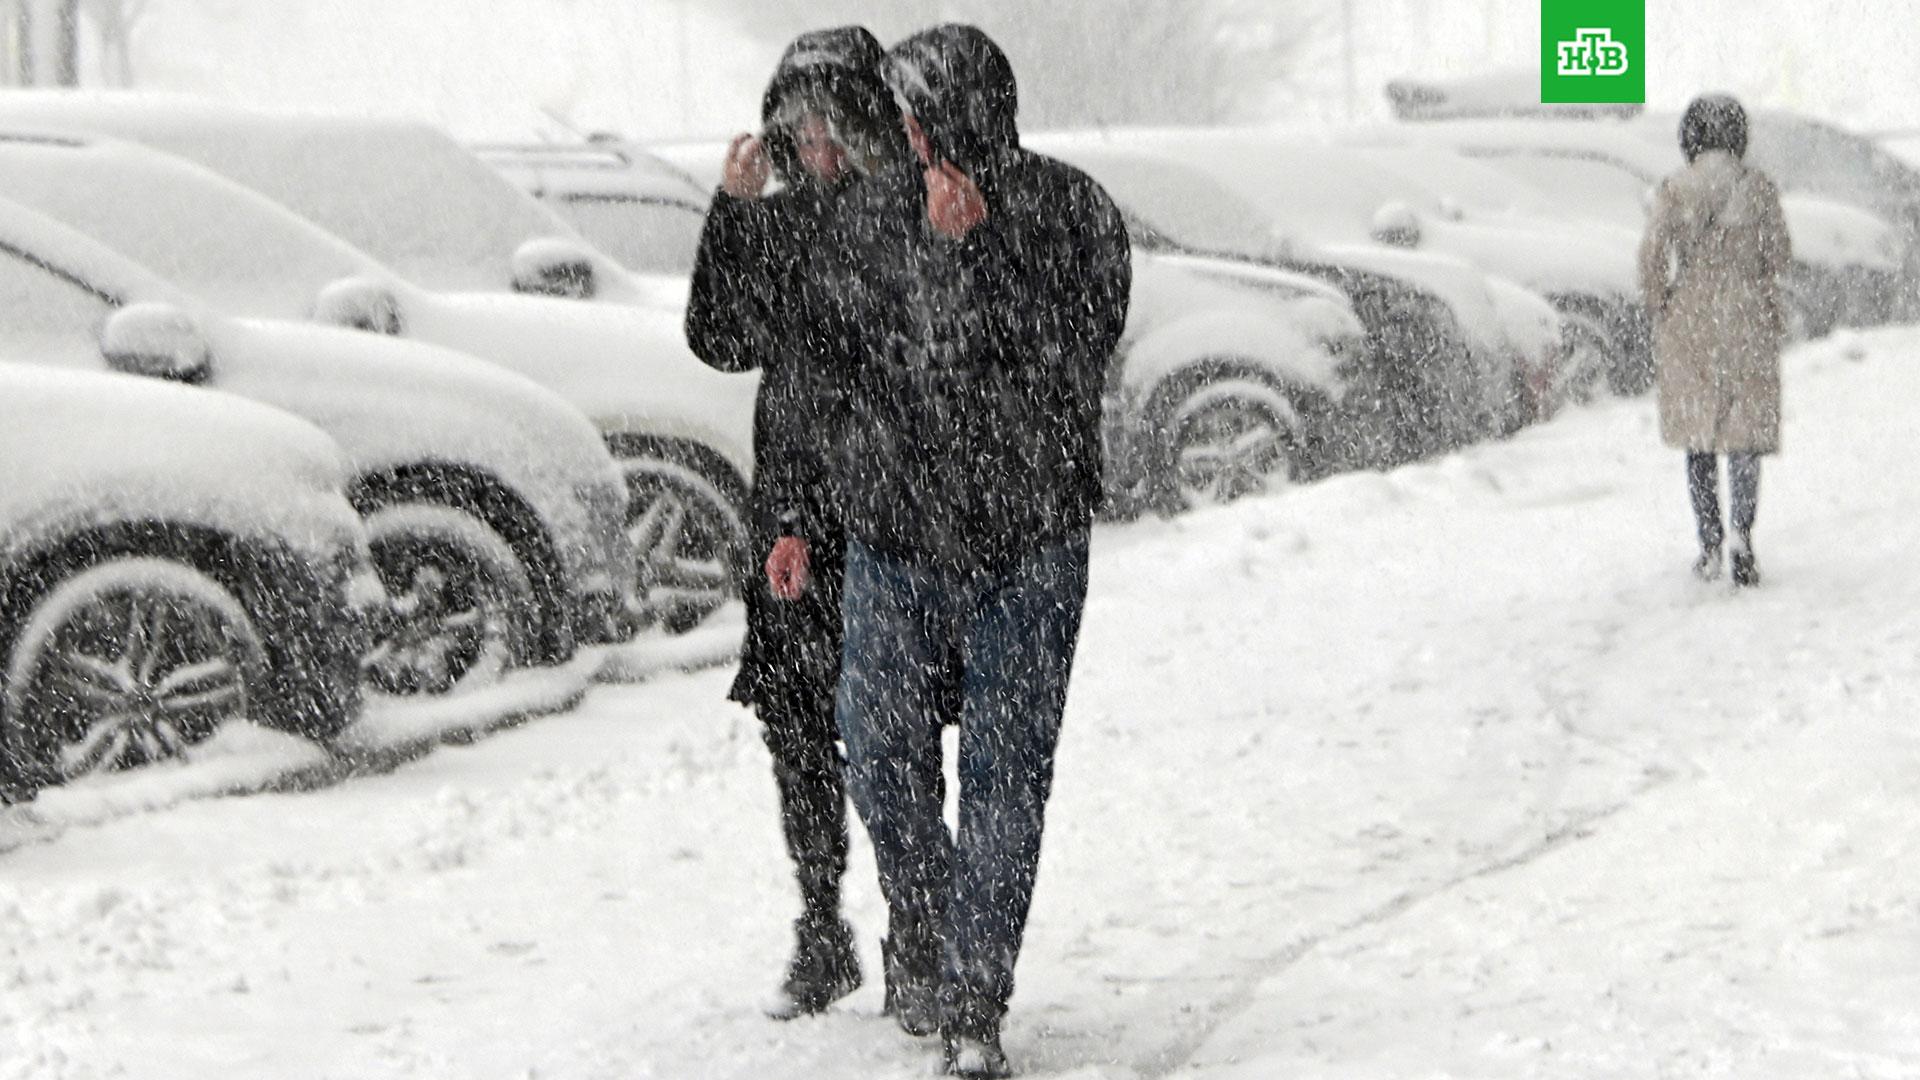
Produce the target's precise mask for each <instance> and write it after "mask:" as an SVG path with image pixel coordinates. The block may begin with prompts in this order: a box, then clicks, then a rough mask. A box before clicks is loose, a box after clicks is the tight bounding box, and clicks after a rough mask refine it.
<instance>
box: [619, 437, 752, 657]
mask: <svg viewBox="0 0 1920 1080" xmlns="http://www.w3.org/2000/svg"><path fill="white" fill-rule="evenodd" d="M620 468H621V470H622V471H623V472H625V473H626V477H627V496H628V498H627V507H628V510H627V515H628V516H627V535H628V536H629V537H630V538H631V539H632V540H633V547H634V553H635V558H637V559H638V560H639V575H638V582H639V592H640V596H641V600H642V602H643V603H644V604H645V605H646V608H647V610H648V612H649V613H650V615H651V616H652V618H653V621H655V622H656V623H657V624H658V625H659V626H660V627H661V628H662V629H664V630H666V631H667V632H668V633H671V634H681V633H685V632H687V631H688V630H691V629H693V628H694V627H696V626H698V625H700V624H701V623H702V622H704V621H706V619H707V617H708V616H710V615H712V614H713V613H714V612H715V611H717V610H718V609H719V608H720V606H721V605H722V604H725V603H726V602H727V601H728V600H730V599H732V598H733V597H734V596H735V595H737V594H738V592H739V582H740V579H741V574H742V570H741V566H742V559H743V557H744V553H745V551H746V548H747V529H746V515H745V513H744V510H743V508H742V507H741V506H740V504H739V503H738V502H737V501H736V500H734V499H732V498H730V497H728V495H727V492H726V489H725V488H724V487H722V486H721V485H720V484H718V483H716V482H714V481H713V480H712V479H710V478H708V477H707V476H706V475H705V474H704V473H702V472H701V471H700V470H698V469H695V468H693V467H691V466H688V465H684V464H681V463H680V462H678V461H669V460H667V459H665V458H661V457H653V456H642V457H633V458H626V459H623V460H622V461H621V462H620Z"/></svg>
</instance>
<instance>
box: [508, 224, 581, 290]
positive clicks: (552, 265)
mask: <svg viewBox="0 0 1920 1080" xmlns="http://www.w3.org/2000/svg"><path fill="white" fill-rule="evenodd" d="M598 289H599V282H598V281H596V280H595V273H594V258H593V250H592V249H591V248H588V247H586V246H585V245H583V244H580V243H578V242H577V241H574V240H570V239H568V238H566V237H561V236H552V237H545V238H542V239H539V240H529V241H527V242H526V243H524V244H522V245H520V249H519V250H518V251H515V252H514V253H513V291H514V292H522V293H531V294H533V295H535V296H557V297H560V298H562V299H566V300H591V299H593V295H594V293H595V292H597V291H598Z"/></svg>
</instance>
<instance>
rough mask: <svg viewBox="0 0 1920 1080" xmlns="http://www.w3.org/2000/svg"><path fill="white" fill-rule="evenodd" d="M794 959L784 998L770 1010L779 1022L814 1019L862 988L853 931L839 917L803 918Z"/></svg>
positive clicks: (796, 926)
mask: <svg viewBox="0 0 1920 1080" xmlns="http://www.w3.org/2000/svg"><path fill="white" fill-rule="evenodd" d="M793 930H794V938H795V942H794V947H793V960H792V962H791V963H790V964H788V965H787V978H786V981H785V982H783V983H781V984H780V997H779V999H778V1000H777V1001H775V1002H774V1003H773V1004H772V1005H771V1006H770V1007H769V1008H768V1009H767V1015H768V1016H770V1017H772V1018H773V1019H775V1020H792V1019H795V1018H797V1017H801V1016H811V1015H813V1014H814V1013H817V1012H820V1011H821V1010H823V1009H825V1008H826V1007H827V1006H828V1005H831V1004H833V1003H834V1002H836V1001H839V1000H840V999H841V998H843V997H846V996H847V995H848V994H851V993H853V992H854V990H856V989H858V988H859V986H860V957H859V956H858V955H857V954H856V953H855V952H854V948H853V928H852V927H850V926H848V925H847V924H846V922H845V921H843V920H841V919H838V918H825V919H823V918H818V917H815V916H810V915H806V916H801V917H800V918H799V919H797V920H795V922H794V924H793Z"/></svg>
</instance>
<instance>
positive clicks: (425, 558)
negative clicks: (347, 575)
mask: <svg viewBox="0 0 1920 1080" xmlns="http://www.w3.org/2000/svg"><path fill="white" fill-rule="evenodd" d="M364 521H365V524H366V530H367V541H368V544H369V546H370V547H371V548H372V552H373V565H374V569H375V571H376V572H377V573H378V574H379V575H380V581H381V583H382V584H383V585H385V586H386V590H387V595H388V596H389V597H390V598H391V599H390V604H389V607H388V608H387V611H386V613H385V615H384V617H383V618H382V619H381V620H379V622H378V624H377V625H376V626H375V627H374V630H373V634H372V639H373V640H372V642H371V643H370V645H369V648H368V652H367V659H366V662H365V664H364V665H363V670H364V672H365V676H366V683H367V688H368V689H369V690H372V691H374V692H376V693H382V694H388V695H392V696H399V697H414V696H421V695H444V694H451V693H455V692H459V691H466V690H472V689H476V688H478V687H481V686H485V685H487V684H489V683H493V682H496V681H498V680H499V679H500V678H501V677H502V676H504V675H505V674H506V673H507V672H508V671H510V670H512V669H514V668H516V667H520V666H522V665H524V664H526V663H527V662H528V660H529V657H530V656H531V654H532V647H533V640H534V628H535V626H536V625H537V623H538V617H539V610H538V601H537V600H536V599H535V596H534V589H533V584H532V580H531V578H530V577H529V575H528V574H527V570H526V567H524V566H522V565H521V563H520V560H519V559H518V558H517V557H516V556H515V555H514V552H513V547H512V545H510V544H508V543H507V541H506V540H505V539H503V538H502V537H501V536H500V534H499V533H496V532H494V531H493V530H492V529H490V528H488V527H487V526H486V524H484V523H483V522H481V521H480V520H479V519H478V518H475V517H473V516H472V515H470V514H467V513H465V512H463V511H460V510H455V509H453V508H451V507H447V506H440V505H437V504H430V503H402V504H399V505H395V506H388V507H385V508H384V509H381V510H376V511H375V512H373V513H372V514H369V515H367V517H366V518H365V519H364Z"/></svg>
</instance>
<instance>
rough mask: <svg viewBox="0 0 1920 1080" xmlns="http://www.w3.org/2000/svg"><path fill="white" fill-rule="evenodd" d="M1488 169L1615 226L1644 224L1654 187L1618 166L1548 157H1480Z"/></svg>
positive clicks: (1526, 153) (1528, 154) (1562, 156)
mask: <svg viewBox="0 0 1920 1080" xmlns="http://www.w3.org/2000/svg"><path fill="white" fill-rule="evenodd" d="M1475 156H1476V157H1478V158H1479V159H1480V160H1481V161H1483V162H1485V163H1486V164H1487V165H1489V166H1491V167H1493V168H1495V169H1498V170H1500V171H1501V172H1504V173H1506V174H1507V175H1509V176H1512V177H1514V178H1515V179H1518V180H1522V181H1525V182H1527V183H1529V184H1532V185H1533V186H1534V187H1536V188H1538V189H1539V190H1540V191H1542V192H1557V193H1559V195H1560V197H1562V198H1563V199H1564V200H1565V202H1566V204H1567V205H1568V206H1577V207H1579V208H1580V209H1581V211H1582V212H1584V213H1586V214H1588V215H1590V216H1593V217H1596V218H1601V219H1603V220H1605V221H1608V222H1611V223H1613V224H1616V225H1622V226H1626V227H1629V228H1633V229H1639V228H1641V227H1642V226H1644V225H1645V224H1646V202H1645V200H1646V197H1647V192H1648V190H1649V188H1650V187H1651V186H1652V184H1653V183H1654V182H1655V181H1653V180H1652V179H1647V178H1642V177H1640V176H1638V175H1636V174H1635V173H1634V171H1633V170H1632V169H1630V168H1628V167H1627V166H1625V165H1622V164H1620V163H1619V162H1615V161H1609V160H1603V159H1601V158H1598V157H1583V156H1575V155H1572V154H1558V153H1551V152H1547V151H1538V152H1535V151H1514V152H1511V153H1502V152H1488V153H1485V154H1476V155H1475Z"/></svg>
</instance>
